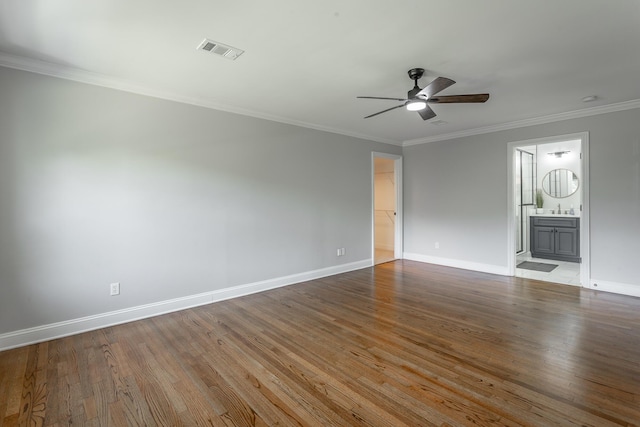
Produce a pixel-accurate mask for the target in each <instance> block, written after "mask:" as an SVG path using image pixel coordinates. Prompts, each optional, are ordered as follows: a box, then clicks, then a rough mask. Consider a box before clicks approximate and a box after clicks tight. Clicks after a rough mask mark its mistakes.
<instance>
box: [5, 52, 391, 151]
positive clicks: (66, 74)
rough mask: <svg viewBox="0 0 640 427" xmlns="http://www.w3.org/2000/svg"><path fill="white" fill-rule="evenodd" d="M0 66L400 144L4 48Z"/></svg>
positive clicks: (323, 130)
mask: <svg viewBox="0 0 640 427" xmlns="http://www.w3.org/2000/svg"><path fill="white" fill-rule="evenodd" d="M0 66H1V67H6V68H13V69H16V70H22V71H28V72H31V73H36V74H43V75H46V76H51V77H57V78H61V79H65V80H72V81H75V82H80V83H86V84H90V85H94V86H102V87H106V88H109V89H115V90H120V91H123V92H130V93H135V94H138V95H144V96H149V97H152V98H159V99H164V100H167V101H174V102H179V103H182V104H189V105H195V106H198V107H203V108H209V109H212V110H218V111H224V112H227V113H234V114H239V115H242V116H248V117H253V118H256V119H263V120H269V121H272V122H278V123H284V124H288V125H293V126H299V127H303V128H308V129H313V130H319V131H322V132H329V133H335V134H338V135H344V136H348V137H352V138H358V139H364V140H367V141H374V142H381V143H383V144H390V145H395V146H399V147H401V146H402V141H397V140H392V139H386V138H377V137H374V136H371V135H363V134H359V133H356V132H348V131H345V130H342V129H335V128H331V127H328V126H320V125H317V124H314V123H307V122H303V121H299V120H292V119H289V118H286V117H280V116H276V115H271V114H265V113H262V112H258V111H253V110H247V109H244V108H238V107H233V106H229V105H223V104H219V103H216V102H213V101H211V100H208V99H204V98H195V97H188V96H183V95H179V94H177V93H173V92H168V91H163V90H160V89H157V88H152V87H147V86H142V85H139V84H137V83H133V82H130V81H126V80H124V79H117V78H114V77H109V76H106V75H104V74H99V73H94V72H91V71H86V70H81V69H78V68H73V67H69V66H66V65H61V64H54V63H51V62H46V61H41V60H38V59H32V58H25V57H22V56H17V55H11V54H8V53H5V52H0Z"/></svg>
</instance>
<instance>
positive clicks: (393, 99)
mask: <svg viewBox="0 0 640 427" xmlns="http://www.w3.org/2000/svg"><path fill="white" fill-rule="evenodd" d="M356 98H360V99H388V100H390V101H406V100H407V99H406V98H383V97H381V96H356Z"/></svg>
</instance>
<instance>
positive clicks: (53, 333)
mask: <svg viewBox="0 0 640 427" xmlns="http://www.w3.org/2000/svg"><path fill="white" fill-rule="evenodd" d="M372 265H373V262H372V260H371V259H365V260H362V261H356V262H351V263H348V264H341V265H336V266H332V267H327V268H322V269H319V270H313V271H307V272H304V273H298V274H292V275H290V276H284V277H277V278H275V279H269V280H263V281H260V282H254V283H248V284H245V285H239V286H232V287H229V288H224V289H219V290H215V291H211V292H204V293H201V294H196V295H189V296H186V297H181V298H175V299H171V300H166V301H160V302H156V303H152V304H145V305H140V306H137V307H131V308H126V309H123V310H116V311H110V312H108V313H101V314H96V315H93V316H87V317H82V318H78V319H71V320H66V321H63V322H57V323H51V324H48V325H42V326H36V327H33V328H28V329H22V330H19V331H15V332H9V333H5V334H1V335H0V351H3V350H9V349H11V348H16V347H22V346H25V345H29V344H34V343H38V342H43V341H49V340H52V339H55V338H61V337H65V336H69V335H75V334H79V333H82V332H87V331H92V330H95V329H100V328H105V327H108V326H113V325H118V324H121V323H127V322H132V321H134V320H140V319H145V318H148V317H153V316H158V315H160V314H165V313H170V312H173V311H178V310H184V309H187V308H191V307H197V306H199V305H205V304H211V303H213V302H218V301H223V300H226V299H230V298H236V297H241V296H244V295H249V294H253V293H257V292H263V291H266V290H269V289H275V288H279V287H282V286H288V285H293V284H295V283H301V282H305V281H308V280H314V279H320V278H322V277H327V276H333V275H335V274H340V273H346V272H349V271H354V270H359V269H362V268H366V267H370V266H372Z"/></svg>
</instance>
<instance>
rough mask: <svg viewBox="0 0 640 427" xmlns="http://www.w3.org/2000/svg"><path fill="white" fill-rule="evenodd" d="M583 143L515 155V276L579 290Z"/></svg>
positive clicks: (522, 150)
mask: <svg viewBox="0 0 640 427" xmlns="http://www.w3.org/2000/svg"><path fill="white" fill-rule="evenodd" d="M581 146H582V145H581V140H579V139H578V140H568V141H558V142H553V143H544V144H538V145H531V146H521V147H518V148H517V149H516V150H515V153H514V155H515V168H514V183H515V186H516V188H515V198H514V200H515V216H516V221H515V223H516V233H515V234H516V276H518V277H526V278H531V279H537V280H544V281H548V282H555V283H562V284H567V285H574V286H580V285H581V283H580V262H581V257H580V219H581V213H582V189H581V183H582V167H581Z"/></svg>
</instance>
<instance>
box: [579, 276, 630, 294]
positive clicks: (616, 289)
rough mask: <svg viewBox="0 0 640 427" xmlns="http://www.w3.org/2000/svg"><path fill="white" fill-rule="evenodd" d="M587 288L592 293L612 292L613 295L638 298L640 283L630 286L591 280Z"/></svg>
mask: <svg viewBox="0 0 640 427" xmlns="http://www.w3.org/2000/svg"><path fill="white" fill-rule="evenodd" d="M589 288H590V289H593V290H594V291H604V292H613V293H614V294H623V295H629V296H632V297H640V283H639V284H636V285H632V284H630V283H617V282H610V281H607V280H598V279H593V278H592V279H591V280H590V281H589Z"/></svg>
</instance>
